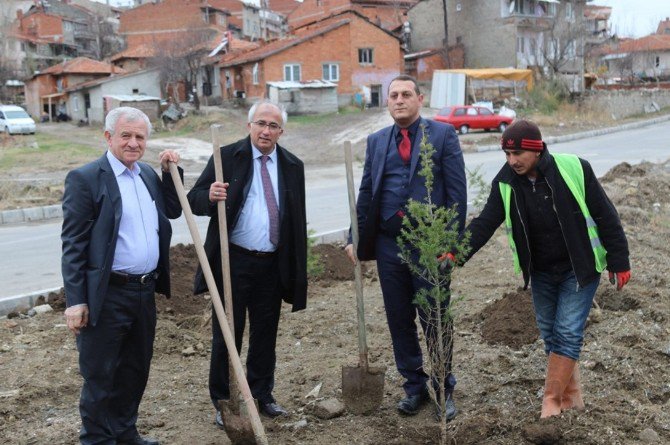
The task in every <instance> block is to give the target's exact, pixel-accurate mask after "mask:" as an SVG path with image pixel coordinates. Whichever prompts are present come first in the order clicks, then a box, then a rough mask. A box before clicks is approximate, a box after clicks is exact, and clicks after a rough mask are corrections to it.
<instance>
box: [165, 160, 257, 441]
mask: <svg viewBox="0 0 670 445" xmlns="http://www.w3.org/2000/svg"><path fill="white" fill-rule="evenodd" d="M169 166H170V174H171V175H172V182H174V186H175V189H176V190H177V196H179V202H180V203H181V208H182V210H183V211H184V217H185V218H186V223H187V224H188V229H189V231H190V232H191V237H192V238H193V244H194V245H195V251H196V253H197V254H198V261H200V267H201V268H202V273H203V275H204V276H205V282H206V283H207V287H208V288H209V293H210V295H211V296H212V304H213V305H214V310H215V312H216V317H217V318H218V319H219V326H221V332H222V333H223V339H224V340H225V342H226V347H227V348H228V359H229V360H230V362H231V363H232V365H233V370H234V371H235V377H236V378H237V382H238V384H239V386H240V390H241V392H242V396H243V399H244V403H245V404H246V406H247V410H248V412H249V417H250V419H249V420H250V421H251V427H252V428H253V430H254V435H255V436H256V443H258V444H261V445H267V443H268V439H267V437H266V436H265V430H264V429H263V424H262V423H261V419H260V417H259V415H258V410H257V409H256V404H255V403H254V399H253V397H251V390H250V389H249V384H248V383H247V379H246V377H245V375H244V369H243V368H242V362H241V361H240V356H239V354H238V353H237V348H236V347H235V339H234V338H233V333H232V332H231V331H230V327H229V325H228V320H227V319H226V316H225V314H224V312H223V305H222V304H221V297H219V291H218V289H217V287H216V282H215V281H214V275H212V268H211V267H210V265H209V260H208V259H207V254H206V253H205V248H204V247H203V244H202V238H200V232H198V226H197V225H196V222H195V218H194V217H193V212H192V211H191V206H190V205H189V203H188V199H186V191H185V190H184V186H183V184H182V183H181V178H180V177H179V171H178V170H177V165H176V164H174V163H172V162H170V163H169Z"/></svg>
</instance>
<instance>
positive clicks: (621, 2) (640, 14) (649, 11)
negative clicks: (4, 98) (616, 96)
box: [0, 0, 670, 37]
mask: <svg viewBox="0 0 670 445" xmlns="http://www.w3.org/2000/svg"><path fill="white" fill-rule="evenodd" d="M0 1H2V0H0ZM95 1H98V2H100V3H106V1H107V0H95ZM110 2H111V4H113V5H116V6H119V5H123V6H126V5H128V4H131V3H132V1H131V0H110ZM591 4H592V5H601V6H612V18H611V20H610V23H611V24H612V33H614V34H617V35H619V36H622V37H642V36H646V35H648V34H651V33H654V32H656V28H657V27H658V22H660V21H661V20H663V19H664V18H666V17H670V0H594V1H592V2H591Z"/></svg>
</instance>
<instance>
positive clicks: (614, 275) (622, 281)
mask: <svg viewBox="0 0 670 445" xmlns="http://www.w3.org/2000/svg"><path fill="white" fill-rule="evenodd" d="M609 274H610V283H612V284H616V288H617V290H621V289H623V287H624V286H625V285H626V283H628V281H630V270H625V271H623V272H610V273H609Z"/></svg>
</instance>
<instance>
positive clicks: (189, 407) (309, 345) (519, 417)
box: [0, 163, 670, 445]
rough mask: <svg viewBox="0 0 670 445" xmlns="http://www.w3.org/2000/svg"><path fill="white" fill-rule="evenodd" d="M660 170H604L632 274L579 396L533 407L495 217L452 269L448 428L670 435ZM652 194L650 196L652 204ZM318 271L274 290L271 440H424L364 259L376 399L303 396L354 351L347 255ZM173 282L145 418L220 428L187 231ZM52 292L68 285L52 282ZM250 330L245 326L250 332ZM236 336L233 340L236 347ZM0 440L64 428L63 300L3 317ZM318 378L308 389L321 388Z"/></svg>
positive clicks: (533, 363)
mask: <svg viewBox="0 0 670 445" xmlns="http://www.w3.org/2000/svg"><path fill="white" fill-rule="evenodd" d="M669 184H670V171H669V169H668V163H665V164H660V165H653V164H641V165H640V166H634V167H631V166H627V165H625V164H621V165H619V166H617V167H615V168H614V169H612V170H611V171H610V172H609V173H608V174H607V175H606V176H605V178H604V180H603V186H604V188H605V189H606V191H607V193H608V194H609V196H610V198H611V199H612V201H613V202H614V203H615V204H616V206H617V208H618V209H619V212H620V213H621V216H622V220H623V224H624V228H625V230H626V232H627V235H628V240H629V244H630V250H631V260H632V264H633V278H632V280H631V282H630V283H629V284H628V285H627V286H626V287H625V288H624V289H623V290H622V291H616V290H614V288H613V287H612V286H611V285H610V284H609V283H608V282H607V280H606V276H605V277H604V278H603V279H602V280H601V285H600V288H599V289H598V292H597V294H596V300H597V302H598V304H599V309H598V310H593V311H592V314H591V319H590V321H589V324H588V326H587V329H586V338H585V344H584V349H583V353H582V357H581V369H582V380H583V385H584V394H585V395H584V399H585V402H586V410H585V411H583V412H574V411H570V412H566V413H564V414H563V415H562V416H561V417H559V418H554V419H551V420H549V421H539V419H538V417H539V412H540V404H541V394H542V386H543V382H544V367H545V354H544V348H543V344H542V342H541V340H539V339H538V336H537V330H536V327H535V322H534V315H533V311H532V303H531V301H530V296H529V294H528V293H527V292H523V291H520V290H519V289H518V286H519V285H521V284H522V280H521V277H519V276H515V275H514V274H513V272H512V270H513V267H512V261H511V258H510V257H509V255H508V247H507V241H506V238H505V236H504V233H503V232H502V230H501V231H500V232H498V233H497V234H496V235H495V236H494V238H493V239H492V240H491V241H490V242H489V244H488V245H487V246H486V247H485V248H484V249H483V250H482V251H481V252H479V253H478V254H477V255H475V257H474V258H473V259H472V260H471V261H470V262H468V264H467V265H466V266H465V267H463V268H458V269H456V271H455V274H454V279H453V292H454V294H455V295H457V296H458V297H459V299H458V302H457V303H456V307H455V313H456V322H455V332H456V336H455V340H454V355H455V359H454V372H455V374H456V378H457V380H458V384H457V386H456V391H455V395H454V397H455V401H456V404H457V407H458V409H459V415H458V416H457V417H456V419H455V420H454V421H452V422H451V423H450V424H449V427H448V429H449V433H450V434H451V435H452V437H453V441H454V443H458V444H473V445H474V444H496V445H512V444H514V445H517V444H524V443H560V444H598V445H610V444H622V445H628V444H638V443H668V442H670V406H669V405H670V383H669V382H668V375H669V374H668V371H667V370H668V367H669V365H670V290H669V289H668V287H669V286H668V281H667V278H666V274H667V272H666V271H667V270H668V268H669V267H670V188H668V187H669ZM656 203H658V205H655V204H656ZM317 251H318V252H319V254H320V256H321V258H322V259H323V261H324V264H323V270H324V272H323V275H322V276H321V278H319V279H310V287H309V296H308V307H307V309H306V310H304V311H301V312H297V313H291V312H290V309H289V308H288V306H284V311H283V314H282V319H281V321H280V327H279V339H278V344H277V356H278V363H277V373H276V376H277V381H276V387H275V392H274V395H275V397H276V398H277V400H278V401H279V402H280V403H282V404H283V405H284V406H285V407H286V408H288V409H289V415H288V416H286V417H283V418H278V419H275V420H270V419H267V418H263V423H264V425H265V428H266V431H267V435H268V437H269V440H270V443H273V444H319V445H336V444H337V445H340V444H366V445H377V444H380V445H381V444H385V445H388V444H412V445H414V444H433V443H436V438H437V434H438V429H437V427H436V424H435V422H434V417H433V410H432V409H431V408H430V407H426V408H425V409H424V410H422V411H421V412H420V413H419V414H418V415H417V416H416V417H413V418H405V417H400V416H399V415H398V414H397V412H396V410H395V403H396V402H397V400H398V399H399V398H400V397H401V395H402V387H401V385H402V378H401V377H400V375H399V374H398V373H397V371H396V370H395V365H394V361H393V354H392V351H391V347H390V345H391V342H390V338H389V334H388V328H387V326H386V319H385V313H384V308H383V304H382V298H381V293H380V290H379V283H378V282H377V278H376V276H375V271H374V265H372V264H368V266H370V269H369V270H368V271H367V273H366V274H365V290H364V293H365V300H366V310H367V314H366V315H367V317H366V321H367V326H368V342H369V348H370V360H371V365H373V366H376V365H384V366H387V369H388V371H387V373H386V381H385V384H386V386H385V395H384V401H383V403H382V406H381V408H380V409H379V411H378V412H376V413H374V414H372V415H370V416H360V417H358V416H354V415H351V414H344V415H343V416H341V417H337V418H334V419H328V420H326V419H321V418H319V417H317V416H316V415H315V414H314V410H313V406H314V404H315V403H317V402H318V401H320V400H322V399H325V398H331V397H334V398H339V399H341V367H342V365H353V364H355V363H356V361H357V347H356V325H355V303H354V302H355V292H354V287H353V283H352V282H351V276H352V275H351V266H350V265H349V264H348V260H347V259H346V257H345V256H344V252H343V251H342V249H341V247H339V246H319V247H318V249H317ZM172 265H173V267H172V271H173V275H172V283H173V297H172V298H171V299H170V300H166V299H165V298H164V297H162V296H159V297H158V299H157V305H158V308H159V317H158V319H159V321H158V331H157V337H156V345H155V353H154V360H153V365H152V370H151V377H150V381H149V386H148V388H147V391H146V393H145V397H144V401H143V403H142V406H141V407H140V420H139V423H138V426H139V428H140V430H141V432H142V433H145V434H148V435H151V436H153V437H157V438H159V439H160V440H161V441H162V442H164V443H169V444H184V445H186V444H188V445H191V444H199V445H200V444H203V445H208V444H221V443H223V444H226V443H228V442H227V439H226V438H225V435H224V433H223V432H222V431H220V430H218V429H217V428H216V427H215V425H214V417H213V414H214V409H213V407H212V405H211V403H210V401H209V400H208V393H207V375H208V359H209V343H210V329H211V328H210V323H209V316H210V313H211V311H210V309H209V306H208V305H209V301H208V300H207V298H205V297H204V296H198V297H195V296H193V295H192V293H191V289H192V283H193V272H194V270H195V267H196V257H195V253H194V251H193V248H192V246H176V247H174V248H173V250H172ZM47 300H48V301H50V302H51V303H53V305H54V306H57V307H58V304H59V303H61V304H62V295H56V294H54V295H52V296H47ZM245 344H246V340H245ZM244 354H245V351H243V355H244ZM0 367H1V369H2V370H3V371H2V372H3V379H2V380H0V439H2V440H0V442H3V443H16V444H42V443H51V444H71V443H74V442H75V441H76V437H77V428H78V426H79V418H78V412H77V398H78V394H79V389H80V385H81V379H80V377H79V375H78V372H77V355H76V347H75V343H74V339H73V337H72V336H71V335H70V334H69V333H68V332H67V330H66V329H65V326H64V324H63V318H62V313H61V312H60V309H58V310H56V311H54V312H51V313H46V314H41V315H37V316H35V317H27V316H25V315H21V314H17V316H16V317H15V318H12V319H5V320H0ZM317 388H318V389H317Z"/></svg>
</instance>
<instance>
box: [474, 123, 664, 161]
mask: <svg viewBox="0 0 670 445" xmlns="http://www.w3.org/2000/svg"><path fill="white" fill-rule="evenodd" d="M666 121H670V114H667V115H665V116H659V117H655V118H653V119H648V120H644V121H639V122H630V123H628V124H621V125H617V126H616V127H607V128H599V129H597V130H589V131H581V132H579V133H572V134H564V135H562V136H547V137H546V138H545V139H544V142H546V143H547V144H555V143H557V142H568V141H575V140H577V139H585V138H590V137H594V136H601V135H603V134H610V133H616V132H618V131H626V130H632V129H635V128H641V127H646V126H647V125H654V124H659V123H661V122H666ZM494 150H500V145H484V146H482V147H477V150H475V152H476V153H481V152H485V151H494Z"/></svg>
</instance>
